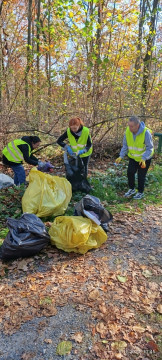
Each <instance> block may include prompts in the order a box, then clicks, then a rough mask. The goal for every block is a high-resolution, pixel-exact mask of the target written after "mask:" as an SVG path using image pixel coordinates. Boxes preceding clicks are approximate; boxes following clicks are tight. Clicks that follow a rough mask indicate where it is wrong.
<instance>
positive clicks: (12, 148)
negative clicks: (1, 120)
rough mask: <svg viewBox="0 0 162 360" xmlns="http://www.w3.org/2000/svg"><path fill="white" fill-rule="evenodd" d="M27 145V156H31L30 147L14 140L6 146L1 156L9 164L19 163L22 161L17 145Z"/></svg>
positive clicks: (21, 141)
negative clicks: (9, 162)
mask: <svg viewBox="0 0 162 360" xmlns="http://www.w3.org/2000/svg"><path fill="white" fill-rule="evenodd" d="M24 144H25V145H28V149H29V156H30V155H31V147H30V145H29V144H28V143H27V142H25V141H23V140H21V139H16V140H14V141H11V142H10V143H8V144H7V146H6V147H5V148H4V149H3V151H2V153H3V155H4V156H5V157H6V158H7V159H8V160H9V161H11V162H14V163H21V162H22V161H23V159H24V157H23V153H22V151H21V150H20V149H19V148H18V145H24Z"/></svg>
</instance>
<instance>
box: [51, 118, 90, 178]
mask: <svg viewBox="0 0 162 360" xmlns="http://www.w3.org/2000/svg"><path fill="white" fill-rule="evenodd" d="M66 139H68V141H69V144H70V145H68V144H66V143H65V142H64V140H66ZM57 144H59V145H60V146H61V147H62V148H63V149H64V150H67V152H68V153H69V154H70V155H73V154H77V155H79V157H80V158H81V159H82V162H83V164H84V169H85V176H86V177H87V174H88V163H89V159H90V155H91V154H92V140H91V136H90V133H89V129H88V128H87V127H86V126H84V123H83V121H82V120H81V119H80V118H78V117H75V118H72V119H70V121H69V127H68V129H67V131H65V133H64V134H62V135H61V136H60V137H59V138H58V140H57Z"/></svg>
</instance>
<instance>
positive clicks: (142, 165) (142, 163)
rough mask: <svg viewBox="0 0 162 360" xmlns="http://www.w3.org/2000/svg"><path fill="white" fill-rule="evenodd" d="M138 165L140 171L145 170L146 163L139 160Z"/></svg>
mask: <svg viewBox="0 0 162 360" xmlns="http://www.w3.org/2000/svg"><path fill="white" fill-rule="evenodd" d="M139 165H140V166H141V168H142V169H145V168H146V162H145V160H141V161H140V163H139Z"/></svg>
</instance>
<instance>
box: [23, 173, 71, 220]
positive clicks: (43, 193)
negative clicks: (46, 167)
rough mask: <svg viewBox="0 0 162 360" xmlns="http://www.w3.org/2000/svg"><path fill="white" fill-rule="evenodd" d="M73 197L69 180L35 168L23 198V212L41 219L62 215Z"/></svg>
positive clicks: (30, 174)
mask: <svg viewBox="0 0 162 360" xmlns="http://www.w3.org/2000/svg"><path fill="white" fill-rule="evenodd" d="M71 196H72V189H71V184H70V183H69V181H68V180H66V179H65V178H62V177H59V176H51V175H49V174H45V173H43V172H41V171H38V170H37V169H36V168H33V169H32V170H31V171H30V173H29V186H28V188H27V189H26V191H25V193H24V196H23V198H22V208H23V212H28V213H30V214H35V215H37V216H39V217H44V216H50V215H54V216H57V215H62V214H64V212H65V211H66V209H67V207H68V204H69V202H70V199H71Z"/></svg>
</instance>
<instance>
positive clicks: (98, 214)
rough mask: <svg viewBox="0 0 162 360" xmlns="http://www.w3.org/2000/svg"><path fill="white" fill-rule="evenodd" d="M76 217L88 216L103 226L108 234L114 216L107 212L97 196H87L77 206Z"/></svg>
mask: <svg viewBox="0 0 162 360" xmlns="http://www.w3.org/2000/svg"><path fill="white" fill-rule="evenodd" d="M74 215H77V216H86V217H88V218H89V219H91V220H93V221H94V222H95V223H96V224H97V225H101V227H102V228H103V230H104V231H105V232H108V223H109V221H111V220H112V218H113V217H112V214H111V213H110V211H108V210H106V209H105V208H104V207H103V206H102V204H101V202H100V199H98V198H97V197H95V196H92V195H86V196H84V197H83V198H82V199H81V200H80V201H79V202H78V203H77V204H76V205H75V210H74Z"/></svg>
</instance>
